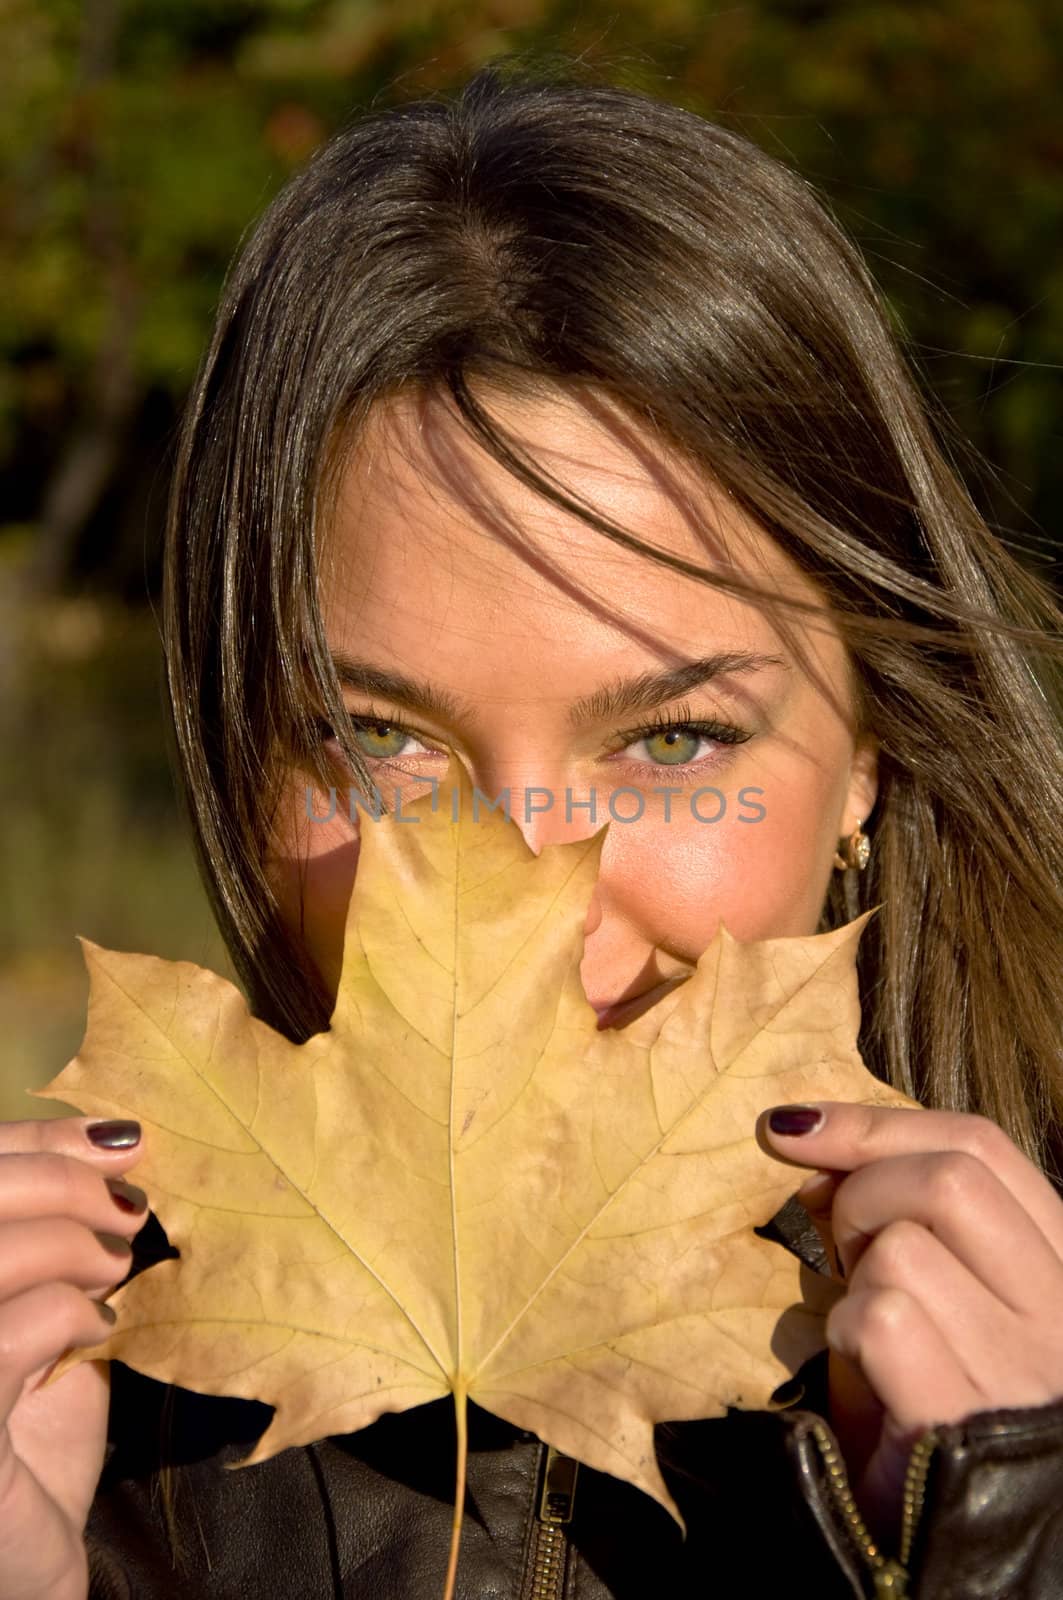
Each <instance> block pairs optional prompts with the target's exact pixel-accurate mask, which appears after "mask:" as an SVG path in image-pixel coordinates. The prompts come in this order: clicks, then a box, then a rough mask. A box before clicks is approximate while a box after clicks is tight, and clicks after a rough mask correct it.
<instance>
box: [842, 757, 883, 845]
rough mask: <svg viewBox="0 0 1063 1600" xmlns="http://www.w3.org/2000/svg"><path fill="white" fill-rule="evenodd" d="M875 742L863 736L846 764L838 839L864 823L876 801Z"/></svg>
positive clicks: (876, 769)
mask: <svg viewBox="0 0 1063 1600" xmlns="http://www.w3.org/2000/svg"><path fill="white" fill-rule="evenodd" d="M878 750H879V745H878V740H877V739H876V738H875V736H874V734H872V733H862V734H861V735H860V736H859V738H858V739H857V741H856V746H855V748H854V750H853V755H852V760H851V761H850V763H849V788H848V791H847V793H846V798H845V810H844V811H843V812H842V817H841V828H840V830H839V836H840V837H844V836H845V835H846V834H850V833H852V832H853V830H854V828H855V827H856V825H857V823H858V822H866V821H867V819H868V817H869V816H870V815H871V813H872V811H873V810H874V807H875V801H876V799H877V798H878Z"/></svg>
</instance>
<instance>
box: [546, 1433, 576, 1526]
mask: <svg viewBox="0 0 1063 1600" xmlns="http://www.w3.org/2000/svg"><path fill="white" fill-rule="evenodd" d="M578 1473H579V1462H578V1461H573V1459H572V1457H571V1456H564V1455H562V1454H561V1451H560V1450H555V1449H554V1447H553V1445H552V1444H551V1445H547V1447H546V1466H545V1468H544V1469H543V1486H542V1490H541V1492H540V1495H539V1521H540V1522H548V1523H550V1524H552V1525H553V1526H555V1527H558V1526H562V1525H564V1524H565V1523H568V1522H571V1521H572V1507H573V1505H574V1504H575V1500H576V1477H577V1474H578Z"/></svg>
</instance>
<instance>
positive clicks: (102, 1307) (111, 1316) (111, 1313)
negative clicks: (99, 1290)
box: [96, 1300, 118, 1327]
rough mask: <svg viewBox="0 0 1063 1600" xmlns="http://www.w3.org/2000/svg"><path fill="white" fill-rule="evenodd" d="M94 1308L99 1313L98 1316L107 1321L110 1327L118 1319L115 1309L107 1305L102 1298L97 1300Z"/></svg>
mask: <svg viewBox="0 0 1063 1600" xmlns="http://www.w3.org/2000/svg"><path fill="white" fill-rule="evenodd" d="M96 1310H97V1311H98V1312H99V1313H100V1316H101V1317H102V1318H103V1320H104V1322H109V1323H110V1324H111V1326H112V1327H113V1326H114V1324H115V1323H116V1322H117V1321H118V1313H117V1311H116V1310H115V1309H114V1307H113V1306H109V1305H107V1304H106V1303H105V1302H104V1301H103V1300H97V1302H96Z"/></svg>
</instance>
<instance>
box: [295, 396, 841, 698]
mask: <svg viewBox="0 0 1063 1600" xmlns="http://www.w3.org/2000/svg"><path fill="white" fill-rule="evenodd" d="M482 403H483V404H485V406H486V409H487V410H488V412H489V414H490V415H491V417H492V419H493V420H494V421H495V422H496V423H497V424H498V425H499V426H500V428H501V429H502V430H503V431H505V432H506V433H507V434H510V435H512V436H514V438H515V440H516V442H517V444H518V446H519V448H520V449H521V450H522V451H523V452H525V453H526V454H527V455H528V457H529V458H530V459H531V461H532V463H533V464H534V466H535V467H536V469H537V470H538V471H540V472H541V473H543V474H544V475H546V476H547V477H549V478H551V479H553V480H555V481H556V482H557V483H558V485H559V487H560V488H561V489H562V490H563V491H564V492H565V493H567V494H568V495H569V496H571V497H572V498H574V499H577V500H579V501H582V502H584V503H586V504H589V506H590V508H591V509H592V510H593V511H595V512H597V513H598V514H599V515H600V516H602V517H604V518H606V519H608V520H610V521H612V522H614V523H617V524H619V525H620V527H621V528H623V529H625V530H626V531H628V532H630V533H631V534H633V535H635V536H636V537H637V538H639V539H642V540H645V541H646V542H647V543H648V544H651V545H652V546H654V547H655V548H656V549H659V550H662V551H665V552H667V553H668V554H669V555H670V556H672V557H674V558H676V559H677V560H678V561H680V562H685V563H688V564H691V565H693V566H694V567H696V568H698V569H706V568H707V569H710V570H712V571H718V572H727V571H732V572H734V571H737V572H740V573H741V574H743V575H745V576H748V577H750V578H752V579H753V580H754V581H756V582H758V583H762V584H765V585H766V586H767V587H769V588H770V589H771V591H772V592H774V593H775V594H778V595H784V594H792V595H797V596H802V597H805V598H810V597H811V598H818V596H817V594H816V590H815V589H814V587H813V586H812V584H811V583H810V582H809V580H807V579H806V578H805V577H804V575H803V574H802V573H801V572H800V570H799V569H798V568H797V567H796V565H795V564H794V563H793V562H792V561H790V559H789V558H788V557H787V556H785V555H784V553H783V552H782V551H781V550H780V549H779V547H778V546H777V545H776V544H775V542H774V541H773V540H772V539H770V538H769V537H768V536H767V535H766V534H765V533H764V532H763V531H762V530H760V529H758V528H757V527H756V526H755V525H754V524H753V523H752V522H751V521H750V520H749V519H748V518H747V517H745V516H744V515H743V514H742V513H741V512H740V511H739V510H738V508H737V507H736V506H735V505H734V503H733V502H732V501H731V500H730V499H729V498H728V496H727V495H726V494H724V493H723V491H722V490H721V489H719V487H718V486H716V485H715V484H714V483H713V482H712V480H711V479H710V478H709V477H708V475H707V474H705V473H703V472H700V471H699V470H698V469H697V468H695V467H694V466H693V464H692V463H690V462H688V461H686V460H685V459H683V458H681V457H679V456H677V455H676V454H675V453H674V452H671V451H669V450H667V449H666V448H665V447H664V446H663V445H662V444H661V442H660V441H658V440H655V439H654V437H653V435H652V433H651V432H650V431H649V429H648V428H646V427H644V426H639V425H638V424H636V423H635V422H633V421H632V420H631V419H630V418H629V417H627V416H626V415H624V414H623V413H622V412H621V411H620V410H619V409H618V408H617V407H615V406H613V405H611V404H610V403H609V402H608V401H607V400H606V399H605V398H604V397H603V396H601V395H600V394H598V393H596V392H594V391H593V390H589V389H584V390H577V391H573V392H571V393H570V392H565V393H562V392H559V391H547V392H545V393H543V394H541V395H538V396H536V397H535V398H534V399H516V398H515V397H512V396H500V395H497V394H490V395H485V396H484V397H482ZM321 574H322V576H321V598H322V606H323V611H324V617H325V624H326V629H327V631H328V633H329V637H330V643H331V644H332V646H333V648H334V649H345V648H347V647H349V646H350V645H352V644H354V643H357V644H358V645H359V646H360V650H361V653H363V654H365V653H367V652H368V651H369V650H370V649H371V650H372V651H373V654H374V658H375V659H381V660H383V659H387V660H396V659H398V658H400V657H402V658H405V659H406V660H407V661H408V660H409V659H410V658H411V656H415V657H416V658H417V661H418V664H419V665H421V666H424V665H425V662H426V658H427V657H429V656H431V655H433V653H434V654H435V656H436V658H437V660H438V662H439V665H440V667H443V666H444V665H445V664H446V661H447V658H449V657H452V656H453V655H454V652H455V650H456V649H457V650H458V651H459V652H460V654H461V656H462V670H463V671H464V672H465V674H466V675H467V676H468V675H473V676H475V665H476V663H477V662H479V663H480V664H481V665H482V666H483V670H484V674H485V675H488V676H489V675H490V673H491V672H493V671H494V670H495V668H496V667H497V665H498V662H497V661H496V660H495V659H494V657H495V655H496V654H497V655H499V657H500V659H501V656H502V654H504V653H505V652H507V651H508V655H505V668H506V671H507V674H508V675H510V676H513V675H517V676H519V675H521V674H522V673H525V674H531V675H534V673H535V672H536V671H538V670H541V667H542V665H543V662H544V660H546V661H550V662H553V661H555V660H556V658H557V656H558V655H559V654H561V655H565V656H567V657H568V658H569V659H570V660H571V661H572V664H573V670H575V671H578V670H579V668H580V664H581V662H582V661H584V660H589V659H591V658H594V660H595V661H596V662H597V663H598V665H599V666H600V667H602V668H605V669H607V670H608V669H610V668H613V667H615V668H617V669H618V670H619V669H626V670H631V668H632V666H633V665H634V666H636V667H637V666H641V665H645V666H660V665H662V664H664V665H675V664H677V663H678V662H680V661H682V660H684V659H690V658H692V657H694V656H696V655H698V654H701V653H707V652H708V651H711V650H717V649H723V648H733V649H736V650H740V649H750V650H765V649H769V648H774V649H778V648H779V647H780V645H782V644H784V641H783V639H782V638H781V636H780V633H779V631H778V627H777V623H778V620H779V619H778V615H777V614H775V615H774V621H773V620H772V618H770V617H769V616H768V615H767V614H766V612H765V610H764V609H763V607H761V606H757V605H753V604H751V603H749V602H747V601H742V600H740V599H737V598H735V597H733V596H729V595H726V594H724V593H723V592H722V591H720V590H716V589H713V588H712V587H710V586H708V585H706V584H705V583H704V582H703V581H701V580H699V579H698V578H696V577H695V576H693V575H691V574H688V573H685V572H681V571H677V570H674V569H672V568H669V567H667V566H665V565H662V564H661V563H659V562H656V561H653V560H652V559H651V558H649V557H648V556H646V555H644V554H642V553H640V552H638V551H635V550H631V549H625V548H623V547H622V546H620V545H618V544H617V543H615V542H614V541H613V540H611V539H610V538H609V537H608V536H607V535H606V534H604V533H602V532H599V531H598V530H597V529H595V528H593V527H591V526H589V525H588V524H587V523H585V522H584V521H583V520H582V519H580V518H579V517H578V516H577V515H576V514H575V513H573V512H569V511H566V510H564V509H562V508H560V507H558V506H556V505H553V504H551V503H550V502H549V501H547V500H546V499H544V498H543V497H542V496H541V495H540V494H539V493H537V492H536V491H535V490H534V489H532V488H531V487H530V486H528V485H525V484H523V483H522V482H520V480H519V479H518V478H517V477H516V476H514V474H513V473H512V472H510V471H508V470H507V469H506V467H504V466H503V465H502V464H501V463H500V462H498V461H496V460H495V459H494V458H493V457H492V456H491V455H489V454H488V452H487V451H485V450H484V449H483V448H482V447H481V446H480V445H479V444H478V443H477V442H476V441H475V440H473V439H472V438H471V437H470V435H469V434H468V432H467V431H466V429H465V428H464V427H463V425H462V423H461V421H460V420H459V418H458V417H457V415H456V413H455V410H454V408H453V406H452V404H451V402H450V401H449V399H447V398H445V397H444V396H442V395H440V394H437V393H431V392H430V393H425V392H420V391H417V392H407V393H405V394H402V395H399V396H396V397H394V398H393V399H391V400H389V401H387V402H383V403H381V404H380V405H378V407H377V408H376V410H375V411H374V412H373V414H372V416H371V418H370V420H369V423H368V425H367V426H366V428H365V429H364V430H363V432H362V434H361V436H360V437H359V439H358V440H357V442H356V443H355V444H354V446H353V448H352V449H351V451H350V454H349V456H348V458H347V460H346V463H345V466H344V469H343V471H342V474H341V475H340V478H339V481H338V493H337V501H336V507H335V513H334V516H333V518H332V521H331V523H330V526H329V529H328V532H327V535H326V538H325V540H324V542H323V547H322V562H321ZM790 629H791V630H792V631H791V632H790V633H788V634H787V637H789V638H790V640H791V642H792V640H793V636H794V634H795V633H796V634H799V635H801V636H802V637H803V638H804V639H805V640H806V641H811V639H812V635H813V634H816V635H819V636H821V639H820V646H819V648H817V647H816V646H815V645H813V649H814V653H816V654H822V648H823V647H824V646H825V647H826V648H827V650H828V653H832V652H834V653H836V651H835V647H836V646H837V648H839V649H840V642H839V641H837V639H836V636H835V635H834V634H833V629H831V628H830V627H829V626H828V627H826V628H824V627H823V626H822V625H817V626H816V627H815V628H813V629H809V628H808V626H807V625H805V624H802V625H801V626H800V627H797V626H796V624H795V623H794V622H791V624H790ZM518 644H519V646H520V649H519V651H518V650H517V649H515V648H514V647H515V646H516V645H518ZM828 664H829V665H830V666H831V668H832V669H836V668H837V665H838V663H837V660H832V661H831V662H830V663H828ZM831 676H832V677H835V671H834V670H832V672H831Z"/></svg>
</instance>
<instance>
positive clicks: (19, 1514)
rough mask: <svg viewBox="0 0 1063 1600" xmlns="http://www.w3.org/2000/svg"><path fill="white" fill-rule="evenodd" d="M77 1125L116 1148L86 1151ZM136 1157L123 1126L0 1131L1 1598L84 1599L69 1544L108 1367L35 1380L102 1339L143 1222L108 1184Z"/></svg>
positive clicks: (78, 1528) (84, 1512)
mask: <svg viewBox="0 0 1063 1600" xmlns="http://www.w3.org/2000/svg"><path fill="white" fill-rule="evenodd" d="M90 1128H93V1129H95V1130H96V1133H97V1137H99V1136H100V1131H101V1130H102V1131H103V1134H104V1137H107V1136H108V1132H109V1135H110V1137H111V1139H112V1141H113V1140H114V1139H118V1140H120V1141H121V1140H124V1142H120V1143H119V1144H118V1145H117V1147H112V1148H108V1147H107V1146H106V1145H103V1146H100V1145H97V1144H95V1143H93V1142H92V1140H90V1138H89V1135H88V1130H89V1129H90ZM115 1130H117V1132H116V1131H115ZM122 1130H125V1133H124V1134H123V1132H122ZM130 1130H133V1131H134V1133H135V1134H136V1142H133V1143H130V1142H129V1140H130V1137H131V1134H130ZM139 1153H140V1146H139V1130H138V1129H137V1126H136V1124H135V1123H104V1124H101V1123H100V1122H99V1121H98V1120H96V1121H93V1119H90V1118H85V1117H63V1118H57V1119H55V1120H54V1121H25V1122H0V1596H2V1597H3V1600H85V1596H86V1594H87V1593H88V1575H87V1566H86V1558H85V1550H84V1544H83V1539H82V1535H83V1533H84V1528H85V1522H86V1520H87V1518H88V1513H89V1507H90V1506H91V1504H92V1499H93V1495H94V1494H95V1491H96V1484H97V1481H98V1479H99V1475H100V1471H101V1468H102V1466H103V1455H104V1447H105V1444H106V1436H107V1405H108V1395H109V1380H108V1370H109V1369H108V1364H107V1363H106V1362H104V1361H92V1362H82V1363H81V1364H80V1365H79V1366H77V1367H74V1368H72V1369H71V1370H70V1371H69V1372H67V1373H65V1374H64V1376H63V1377H62V1378H60V1379H59V1380H58V1381H57V1382H56V1383H54V1384H51V1385H49V1386H48V1387H46V1388H42V1387H41V1381H42V1379H44V1378H45V1377H46V1376H47V1374H48V1371H49V1369H50V1368H51V1367H52V1366H53V1364H54V1363H55V1361H56V1360H57V1359H58V1358H59V1357H60V1356H61V1355H62V1354H63V1353H64V1351H66V1350H69V1349H70V1348H71V1347H72V1346H83V1345H94V1344H100V1343H102V1341H103V1340H104V1339H105V1338H106V1337H107V1335H108V1333H109V1332H110V1330H111V1326H112V1321H113V1313H108V1314H105V1312H104V1311H101V1302H102V1301H103V1297H104V1296H105V1295H106V1294H107V1293H108V1292H109V1291H110V1290H111V1289H113V1288H114V1287H115V1285H116V1284H118V1283H120V1282H121V1280H122V1279H123V1278H124V1277H125V1276H126V1274H127V1272H128V1271H129V1266H130V1262H131V1260H132V1250H131V1247H130V1240H131V1239H132V1238H133V1237H134V1235H135V1234H137V1233H138V1232H139V1231H140V1229H141V1227H142V1226H143V1225H144V1222H145V1221H146V1220H147V1200H146V1198H145V1196H144V1195H143V1194H142V1193H141V1191H139V1190H137V1189H133V1188H132V1187H131V1186H130V1185H128V1184H124V1183H122V1182H121V1181H120V1179H121V1175H122V1174H123V1173H125V1172H126V1171H128V1169H129V1168H130V1167H131V1166H133V1165H134V1163H135V1162H136V1160H137V1157H138V1155H139ZM123 1197H124V1201H125V1203H124V1204H123Z"/></svg>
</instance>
